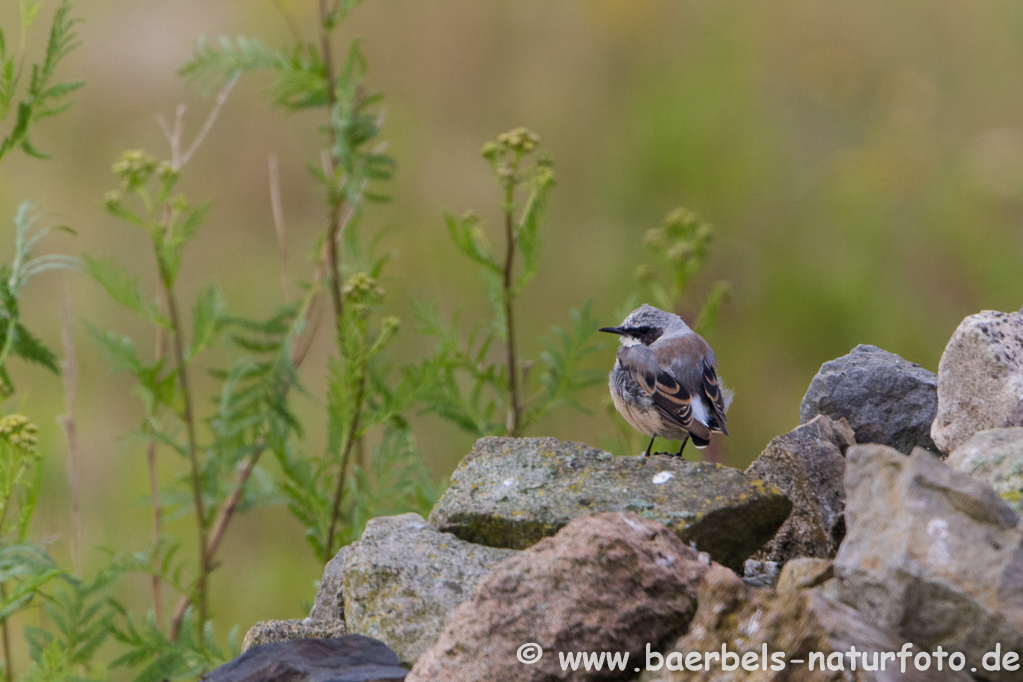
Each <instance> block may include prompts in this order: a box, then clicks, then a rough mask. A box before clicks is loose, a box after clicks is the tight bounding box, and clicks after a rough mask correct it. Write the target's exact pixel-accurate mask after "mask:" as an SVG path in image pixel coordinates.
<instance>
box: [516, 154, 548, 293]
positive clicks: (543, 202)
mask: <svg viewBox="0 0 1023 682" xmlns="http://www.w3.org/2000/svg"><path fill="white" fill-rule="evenodd" d="M553 188H554V173H553V172H552V171H551V169H550V168H547V167H540V168H538V169H537V176H536V178H535V179H534V184H533V190H532V192H531V193H530V196H529V201H527V202H526V207H525V209H523V212H522V218H521V219H520V220H519V223H518V225H517V227H516V230H515V236H516V243H517V244H518V246H519V249H520V250H521V251H522V260H523V266H522V272H521V273H519V276H518V277H517V278H516V280H515V293H516V294H518V293H519V292H521V291H522V289H523V287H525V286H526V284H528V283H529V281H530V280H531V279H533V277H534V276H535V275H536V272H537V266H538V263H539V260H540V222H541V221H542V220H543V217H544V214H545V213H546V212H547V204H548V202H549V200H550V196H551V190H552V189H553Z"/></svg>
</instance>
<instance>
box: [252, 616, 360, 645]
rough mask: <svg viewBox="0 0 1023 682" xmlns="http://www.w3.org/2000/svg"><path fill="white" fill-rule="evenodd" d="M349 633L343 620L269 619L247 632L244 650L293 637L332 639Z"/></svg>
mask: <svg viewBox="0 0 1023 682" xmlns="http://www.w3.org/2000/svg"><path fill="white" fill-rule="evenodd" d="M345 634H347V631H346V630H345V622H344V621H343V620H323V621H310V620H268V621H264V622H262V623H256V624H255V625H253V626H252V627H251V628H249V631H248V632H246V633H245V639H244V640H243V641H242V651H248V650H249V649H251V648H252V647H254V646H260V645H261V644H270V643H272V642H287V641H288V640H291V639H331V638H333V637H342V636H344V635H345Z"/></svg>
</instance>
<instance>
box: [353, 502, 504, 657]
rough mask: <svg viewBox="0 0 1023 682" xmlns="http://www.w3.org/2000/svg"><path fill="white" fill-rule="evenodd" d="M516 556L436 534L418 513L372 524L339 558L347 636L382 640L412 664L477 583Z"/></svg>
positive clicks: (433, 640) (383, 518)
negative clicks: (353, 635)
mask: <svg viewBox="0 0 1023 682" xmlns="http://www.w3.org/2000/svg"><path fill="white" fill-rule="evenodd" d="M515 554H518V552H516V551H514V550H510V549H496V548H493V547H484V546H483V545H476V544H472V543H469V542H464V541H462V540H459V539H458V538H456V537H455V536H453V535H451V534H449V533H441V532H438V531H437V530H435V529H434V528H433V527H432V526H430V525H429V524H427V523H426V521H424V520H423V517H421V516H419V515H418V514H402V515H401V516H385V517H380V518H376V519H373V520H371V521H370V522H369V523H367V524H366V530H365V531H363V533H362V538H361V539H360V540H359V541H358V542H355V543H353V544H351V545H349V546H348V547H347V551H345V552H344V553H343V554H341V557H342V559H341V566H340V568H341V574H342V581H341V599H342V600H343V603H344V617H345V623H346V625H347V626H348V631H349V632H351V633H355V634H361V635H368V636H370V637H374V638H376V639H379V640H381V641H382V642H384V643H385V644H387V645H388V646H389V647H390V648H391V649H393V650H394V652H395V653H396V654H397V655H398V658H399V659H400V660H401V661H402V663H404V664H407V665H409V666H411V665H412V663H414V662H415V661H416V659H418V658H419V656H420V654H422V653H423V652H424V651H426V650H427V649H428V648H430V646H432V645H433V643H434V642H435V641H436V640H437V636H438V634H439V633H440V631H441V629H442V628H443V627H444V624H445V623H446V622H447V621H448V619H449V618H450V616H451V614H452V613H454V611H455V609H456V608H458V606H459V604H461V603H462V602H464V601H465V600H467V599H468V598H469V595H470V594H471V593H472V590H473V587H475V585H476V583H477V582H478V581H479V580H480V579H481V578H482V577H483V576H485V575H486V574H487V573H488V572H489V571H490V570H491V569H492V568H493V567H494V566H495V565H497V564H498V563H499V562H500V561H502V560H504V559H507V558H508V557H510V556H513V555H515Z"/></svg>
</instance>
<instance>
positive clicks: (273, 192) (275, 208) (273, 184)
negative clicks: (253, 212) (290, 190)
mask: <svg viewBox="0 0 1023 682" xmlns="http://www.w3.org/2000/svg"><path fill="white" fill-rule="evenodd" d="M267 166H268V171H269V175H270V210H271V213H272V214H273V218H274V230H275V231H276V232H277V252H278V253H279V254H280V261H281V292H282V293H283V295H284V302H285V303H287V302H289V301H290V300H291V294H290V292H289V291H288V289H289V286H288V242H287V240H286V239H285V237H286V235H287V232H286V230H285V228H284V206H283V204H282V203H281V176H280V171H279V169H278V168H277V155H276V154H271V155H270V157H269V159H268V160H267Z"/></svg>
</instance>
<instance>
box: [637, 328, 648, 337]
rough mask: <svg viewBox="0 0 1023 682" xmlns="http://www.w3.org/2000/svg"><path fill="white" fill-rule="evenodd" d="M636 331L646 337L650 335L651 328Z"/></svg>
mask: <svg viewBox="0 0 1023 682" xmlns="http://www.w3.org/2000/svg"><path fill="white" fill-rule="evenodd" d="M636 331H638V332H639V333H640V334H643V335H644V336H645V335H647V334H649V333H650V327H640V328H639V329H637V330H636Z"/></svg>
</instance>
